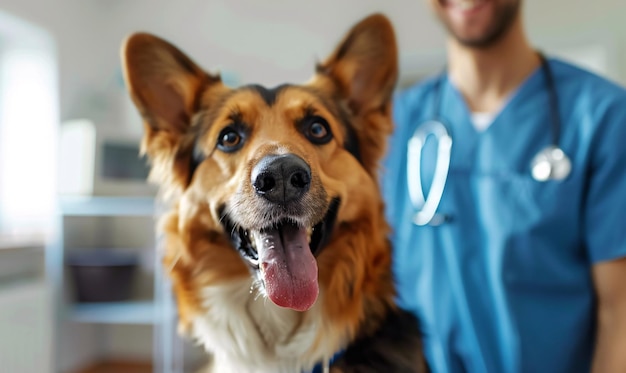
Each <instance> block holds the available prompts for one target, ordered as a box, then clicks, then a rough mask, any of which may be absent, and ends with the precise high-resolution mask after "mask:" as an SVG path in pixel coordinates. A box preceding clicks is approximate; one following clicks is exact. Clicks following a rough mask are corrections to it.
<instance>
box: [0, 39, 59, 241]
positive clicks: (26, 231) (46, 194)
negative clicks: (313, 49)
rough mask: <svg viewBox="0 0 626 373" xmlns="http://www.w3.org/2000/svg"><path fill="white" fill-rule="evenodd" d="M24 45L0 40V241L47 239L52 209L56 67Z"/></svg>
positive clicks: (40, 46)
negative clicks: (9, 238)
mask: <svg viewBox="0 0 626 373" xmlns="http://www.w3.org/2000/svg"><path fill="white" fill-rule="evenodd" d="M0 31H1V30H0ZM0 37H2V35H1V34H0ZM27 39H28V40H26V41H25V42H24V43H21V42H20V39H19V37H18V36H15V34H14V35H11V39H8V40H7V39H6V38H5V39H4V40H2V39H0V236H15V235H18V236H20V235H41V234H45V233H48V232H49V231H50V229H49V228H50V226H51V225H50V223H51V221H52V220H51V218H52V214H53V212H54V208H55V197H56V185H57V184H56V175H57V157H56V154H57V146H56V144H57V130H58V123H59V112H58V97H57V71H56V61H55V55H54V52H53V48H51V47H50V46H49V45H48V46H46V45H45V43H42V42H41V41H39V42H37V43H34V44H33V43H32V42H31V41H32V35H30V36H29V37H28V38H27Z"/></svg>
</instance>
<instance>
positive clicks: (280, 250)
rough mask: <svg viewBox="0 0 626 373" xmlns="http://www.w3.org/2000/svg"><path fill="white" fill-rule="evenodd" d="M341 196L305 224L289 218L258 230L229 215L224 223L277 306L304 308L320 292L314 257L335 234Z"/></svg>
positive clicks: (313, 300)
mask: <svg viewBox="0 0 626 373" xmlns="http://www.w3.org/2000/svg"><path fill="white" fill-rule="evenodd" d="M339 205H340V201H339V199H333V200H332V202H331V203H330V206H329V207H328V210H327V212H326V215H325V216H324V218H323V219H322V220H321V221H320V222H318V223H317V224H315V225H313V226H310V227H306V226H301V225H299V224H297V223H295V222H294V221H293V220H291V219H289V218H285V219H283V220H279V222H278V223H274V224H271V225H269V226H267V227H265V228H262V229H259V230H252V229H246V228H244V227H237V226H236V225H235V224H234V222H233V221H232V220H230V219H229V217H228V216H227V215H224V216H222V224H223V225H224V229H225V231H226V232H230V239H231V242H232V244H233V246H234V248H235V249H236V250H237V251H238V252H239V254H240V255H241V257H242V258H243V259H244V260H245V261H246V262H247V263H248V265H249V267H250V268H251V269H252V270H253V271H254V272H256V273H257V275H258V276H259V277H260V278H261V280H262V283H263V285H264V287H265V291H266V293H267V295H268V297H269V298H270V299H271V300H272V301H273V302H274V303H275V304H276V305H278V306H281V307H286V308H291V309H294V310H296V311H305V310H307V309H309V308H310V307H312V305H313V304H314V303H315V300H316V299H317V295H318V293H319V289H318V283H317V272H318V269H317V261H316V259H315V257H316V256H318V255H319V254H320V253H321V251H322V250H323V248H324V246H325V245H326V244H327V243H328V240H329V238H330V236H331V234H332V230H333V227H334V225H335V220H336V218H337V211H338V210H339Z"/></svg>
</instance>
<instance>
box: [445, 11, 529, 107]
mask: <svg viewBox="0 0 626 373" xmlns="http://www.w3.org/2000/svg"><path fill="white" fill-rule="evenodd" d="M515 22H516V23H518V24H513V25H511V26H512V27H511V29H510V30H509V32H508V33H506V34H505V35H503V37H502V38H501V39H500V40H498V41H497V42H496V43H495V44H493V45H491V46H489V47H486V48H475V47H468V46H465V45H462V44H460V43H459V42H458V41H457V40H455V39H450V40H449V42H448V65H449V74H450V79H451V80H452V82H453V83H454V85H455V86H456V87H457V89H459V91H460V92H461V94H462V95H463V97H464V98H465V101H466V103H467V105H468V107H469V108H470V110H471V111H472V112H495V111H497V110H499V109H500V108H501V107H502V105H503V103H504V102H505V101H506V99H507V97H508V96H509V95H510V94H511V92H513V91H515V89H517V88H518V87H519V86H520V84H522V82H523V81H524V80H525V79H526V78H527V77H528V76H529V75H530V74H531V73H532V72H533V71H534V70H535V69H536V68H537V67H539V66H540V64H541V60H540V59H539V56H538V54H537V52H536V51H535V50H534V49H533V48H532V47H531V46H530V44H529V43H528V40H527V39H526V37H525V35H524V32H523V28H522V26H521V20H520V19H519V18H518V19H517V20H516V21H515Z"/></svg>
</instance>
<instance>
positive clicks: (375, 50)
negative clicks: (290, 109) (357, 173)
mask: <svg viewBox="0 0 626 373" xmlns="http://www.w3.org/2000/svg"><path fill="white" fill-rule="evenodd" d="M397 54H398V51H397V46H396V38H395V34H394V31H393V27H392V26H391V22H390V21H389V20H388V19H387V18H386V17H385V16H383V15H381V14H374V15H371V16H369V17H367V18H365V19H364V20H362V21H361V22H359V23H358V24H356V25H355V26H354V27H353V28H352V29H351V30H350V32H348V34H347V36H346V37H345V38H344V40H343V41H342V42H341V43H340V44H339V46H338V47H337V49H335V51H334V52H333V53H332V54H331V56H330V57H329V58H328V59H327V60H326V61H325V62H323V63H321V64H319V65H318V66H317V73H318V74H317V77H316V78H317V79H314V80H313V84H314V85H317V86H318V88H321V89H324V90H328V89H330V90H331V91H332V94H333V95H334V96H335V97H338V98H339V99H340V100H341V101H343V102H344V106H345V107H347V108H348V110H349V111H350V112H351V115H352V116H353V120H352V121H351V123H350V125H352V126H353V129H354V130H355V132H356V135H357V137H358V141H359V148H360V157H361V162H362V164H363V166H364V167H365V168H366V169H367V170H368V171H369V172H370V174H372V175H374V174H375V173H376V172H377V171H378V170H377V164H378V160H379V159H380V158H381V157H382V155H383V154H384V152H385V148H386V143H387V135H389V133H391V131H392V128H393V126H392V118H391V98H392V95H393V90H394V88H395V85H396V80H397V77H398V55H397ZM329 86H330V88H329Z"/></svg>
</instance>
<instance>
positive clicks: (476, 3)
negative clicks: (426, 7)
mask: <svg viewBox="0 0 626 373" xmlns="http://www.w3.org/2000/svg"><path fill="white" fill-rule="evenodd" d="M487 2H488V1H487V0H442V1H441V2H440V3H441V4H442V5H443V6H444V7H445V8H448V9H451V10H455V11H459V12H464V13H467V12H472V11H475V10H478V9H479V8H480V7H481V6H483V5H484V4H486V3H487Z"/></svg>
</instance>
